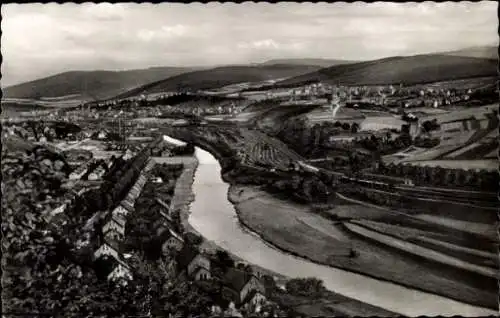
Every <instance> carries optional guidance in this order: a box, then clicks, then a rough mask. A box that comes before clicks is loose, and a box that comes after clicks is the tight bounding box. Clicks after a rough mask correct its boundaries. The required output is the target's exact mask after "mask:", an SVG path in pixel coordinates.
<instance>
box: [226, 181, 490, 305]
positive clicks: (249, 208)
mask: <svg viewBox="0 0 500 318" xmlns="http://www.w3.org/2000/svg"><path fill="white" fill-rule="evenodd" d="M250 193H251V194H250ZM229 196H230V198H231V200H232V201H233V202H234V203H235V206H236V209H237V211H238V216H239V218H240V220H241V221H242V223H243V224H245V225H246V226H248V227H250V228H251V229H252V230H254V231H256V232H257V233H259V234H260V235H261V236H262V237H263V238H264V239H265V240H268V241H270V242H272V244H273V245H275V246H277V247H279V248H281V249H283V250H286V251H289V252H291V253H293V254H298V255H301V256H303V257H306V258H308V259H311V260H314V261H316V262H319V263H323V264H329V265H332V266H335V267H340V268H346V269H348V270H351V271H355V272H362V273H364V274H368V275H370V276H375V277H379V278H383V279H387V280H394V281H397V282H398V283H400V284H404V285H409V286H412V287H417V288H419V289H424V290H432V292H435V293H438V294H446V295H447V296H448V297H453V298H457V299H464V298H462V297H466V298H468V299H469V300H470V299H471V298H470V297H474V298H475V299H476V300H475V301H474V303H476V304H479V303H481V304H483V305H486V302H485V300H486V299H491V301H493V299H494V297H492V296H493V295H492V294H490V296H487V294H488V292H486V290H485V289H483V288H482V287H479V285H476V287H473V286H474V285H475V284H476V283H477V282H478V281H482V282H483V283H486V282H487V281H488V280H487V279H485V278H479V277H476V275H477V274H471V273H468V274H464V272H460V270H458V269H457V270H450V269H449V268H446V266H449V265H441V266H437V265H436V263H434V262H433V261H420V262H419V263H418V264H419V265H418V270H417V269H416V267H415V261H416V260H415V259H413V257H412V256H409V255H407V254H405V253H401V252H397V251H395V250H392V249H388V248H386V247H382V246H379V245H376V244H374V243H372V242H371V240H366V239H364V238H362V237H360V236H357V235H355V234H354V233H351V232H349V231H348V230H347V231H346V229H345V228H344V227H343V226H342V225H341V224H340V223H335V222H332V221H329V220H327V219H325V218H323V217H321V216H319V215H316V214H311V212H310V209H309V207H307V206H302V205H298V204H292V203H290V202H287V201H283V200H280V199H276V198H274V197H272V196H270V195H268V194H266V193H265V192H262V191H260V190H256V189H252V188H249V187H238V186H233V187H231V189H230V194H229ZM240 198H242V199H240ZM243 198H245V199H243ZM353 208H356V206H353ZM342 210H344V211H342ZM367 212H368V213H369V210H368V209H367ZM331 213H332V214H338V215H341V214H342V213H345V207H341V208H340V211H338V212H337V211H336V208H334V209H333V210H332V211H331ZM379 213H380V215H379V216H373V217H375V219H379V218H380V217H383V216H384V215H385V217H387V216H388V215H390V213H389V214H388V213H387V212H384V211H382V210H381V211H380V212H379ZM396 228H400V227H399V226H397V227H396ZM413 231H418V230H413ZM419 233H420V234H421V235H423V237H429V238H431V237H439V235H438V234H437V233H439V231H436V232H427V231H420V232H419ZM433 233H434V234H433ZM439 242H441V239H440V240H439ZM454 242H455V244H458V243H460V241H454ZM412 244H413V243H412ZM415 244H421V245H422V243H418V242H417V243H415ZM350 249H353V250H354V251H355V252H356V255H357V256H356V257H354V258H351V257H349V256H348V255H349V253H350V252H349V251H350ZM384 262H388V263H387V264H384ZM442 266H445V267H442ZM490 266H493V267H492V268H496V266H497V265H492V264H491V263H490ZM423 273H425V274H424V276H421V275H422V274H423ZM473 276H474V277H476V278H472V277H473ZM424 277H425V278H424ZM476 279H478V281H476ZM473 282H475V283H473ZM486 284H487V285H488V283H486ZM483 286H486V285H483ZM491 288H493V289H492V290H494V286H493V285H491ZM473 290H475V291H473ZM476 292H479V293H481V294H482V295H483V297H486V298H481V297H477V296H478V294H476ZM469 293H470V294H469ZM473 295H474V296H473Z"/></svg>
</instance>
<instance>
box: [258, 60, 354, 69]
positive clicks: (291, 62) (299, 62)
mask: <svg viewBox="0 0 500 318" xmlns="http://www.w3.org/2000/svg"><path fill="white" fill-rule="evenodd" d="M357 62H359V61H347V60H334V59H307V58H305V59H275V60H269V61H266V62H264V63H261V64H260V65H275V64H288V65H314V66H320V67H330V66H334V65H342V64H351V63H357Z"/></svg>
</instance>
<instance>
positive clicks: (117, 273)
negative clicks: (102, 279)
mask: <svg viewBox="0 0 500 318" xmlns="http://www.w3.org/2000/svg"><path fill="white" fill-rule="evenodd" d="M107 278H108V280H110V281H113V282H117V283H121V284H123V285H126V284H127V281H129V280H132V279H133V277H132V273H131V272H130V268H129V267H128V265H127V264H125V263H124V262H121V261H118V265H116V266H115V268H114V269H113V271H111V273H109V275H108V277H107Z"/></svg>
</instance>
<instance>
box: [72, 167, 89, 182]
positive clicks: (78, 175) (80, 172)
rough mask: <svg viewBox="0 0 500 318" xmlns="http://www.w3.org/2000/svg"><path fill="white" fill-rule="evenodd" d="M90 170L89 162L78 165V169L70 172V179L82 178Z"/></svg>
mask: <svg viewBox="0 0 500 318" xmlns="http://www.w3.org/2000/svg"><path fill="white" fill-rule="evenodd" d="M87 170H88V164H84V165H82V166H80V167H78V168H77V169H76V170H74V171H73V172H71V173H70V175H69V179H70V180H80V179H81V178H82V177H83V176H84V175H85V173H87Z"/></svg>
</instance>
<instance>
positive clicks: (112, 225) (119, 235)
mask: <svg viewBox="0 0 500 318" xmlns="http://www.w3.org/2000/svg"><path fill="white" fill-rule="evenodd" d="M124 221H125V220H124V219H123V218H121V217H119V216H114V215H112V214H111V217H109V220H108V222H106V224H104V226H103V227H102V233H103V234H104V237H105V238H107V239H111V240H116V241H121V240H123V237H124V235H125V222H124Z"/></svg>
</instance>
